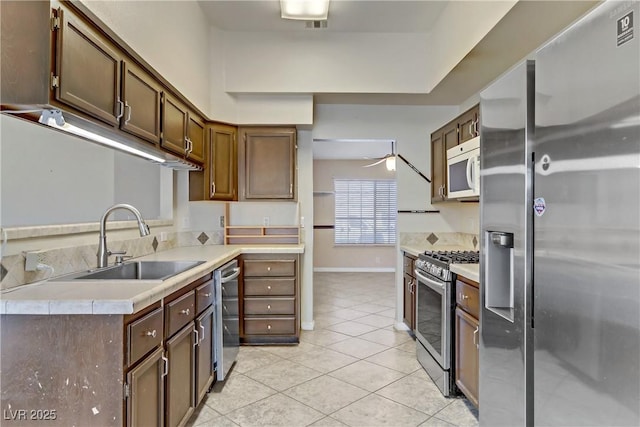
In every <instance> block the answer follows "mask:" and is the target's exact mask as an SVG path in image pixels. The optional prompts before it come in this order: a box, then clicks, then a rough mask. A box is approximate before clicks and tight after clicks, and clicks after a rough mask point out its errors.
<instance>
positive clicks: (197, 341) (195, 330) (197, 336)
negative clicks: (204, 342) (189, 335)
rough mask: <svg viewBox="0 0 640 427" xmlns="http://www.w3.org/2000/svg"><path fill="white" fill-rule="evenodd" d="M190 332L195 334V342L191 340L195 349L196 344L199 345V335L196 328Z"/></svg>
mask: <svg viewBox="0 0 640 427" xmlns="http://www.w3.org/2000/svg"><path fill="white" fill-rule="evenodd" d="M192 332H193V333H194V334H196V339H195V340H193V346H194V347H197V346H198V344H199V343H200V333H199V332H198V330H197V329H196V328H193V329H192Z"/></svg>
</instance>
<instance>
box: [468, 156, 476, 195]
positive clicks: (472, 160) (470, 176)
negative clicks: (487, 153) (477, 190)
mask: <svg viewBox="0 0 640 427" xmlns="http://www.w3.org/2000/svg"><path fill="white" fill-rule="evenodd" d="M474 163H475V158H474V157H470V158H469V159H467V184H468V185H469V188H473V164H474Z"/></svg>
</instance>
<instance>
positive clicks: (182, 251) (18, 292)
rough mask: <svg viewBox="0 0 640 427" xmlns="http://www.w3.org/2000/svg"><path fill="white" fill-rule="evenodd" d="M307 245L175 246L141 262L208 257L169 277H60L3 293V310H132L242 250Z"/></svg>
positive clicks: (0, 306)
mask: <svg viewBox="0 0 640 427" xmlns="http://www.w3.org/2000/svg"><path fill="white" fill-rule="evenodd" d="M303 252H304V245H303V244H298V245H212V246H190V247H182V248H175V249H170V250H167V251H162V252H158V253H155V254H151V255H146V256H143V257H140V258H136V259H135V261H205V262H204V263H203V264H200V265H198V266H196V267H193V268H191V269H189V270H187V271H185V272H183V273H180V274H177V275H175V276H173V277H170V278H169V279H166V280H164V281H157V280H136V281H121V280H99V281H96V280H84V281H83V280H73V281H64V280H60V279H62V278H54V279H53V280H51V281H48V282H44V283H42V284H38V285H33V286H29V285H25V286H21V287H19V288H15V290H12V291H11V292H6V293H3V294H1V295H0V314H43V315H54V314H131V313H135V312H137V311H139V310H142V309H143V308H145V307H147V306H149V305H150V304H153V303H154V302H156V301H159V300H161V299H162V298H163V297H165V296H167V295H169V294H171V293H172V292H174V291H176V290H178V289H180V288H181V287H183V286H185V285H187V284H189V283H191V282H193V281H194V280H197V279H199V278H200V277H202V276H204V275H206V274H208V273H211V272H212V271H213V270H215V269H216V268H218V267H220V266H222V265H223V264H225V263H226V262H228V261H230V260H232V259H234V258H235V257H236V256H238V255H240V254H248V253H260V254H278V253H281V254H282V253H303Z"/></svg>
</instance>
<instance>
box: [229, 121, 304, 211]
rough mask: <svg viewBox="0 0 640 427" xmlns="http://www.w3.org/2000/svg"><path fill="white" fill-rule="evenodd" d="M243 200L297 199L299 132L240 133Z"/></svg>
mask: <svg viewBox="0 0 640 427" xmlns="http://www.w3.org/2000/svg"><path fill="white" fill-rule="evenodd" d="M241 134H242V145H241V146H242V148H243V150H242V152H241V153H240V154H241V155H240V171H239V178H240V179H241V180H242V184H243V185H241V187H242V197H241V198H242V199H247V200H251V199H254V200H255V199H286V200H294V199H295V190H296V188H295V185H296V184H295V172H296V130H295V129H291V128H286V129H278V128H253V129H244V130H241Z"/></svg>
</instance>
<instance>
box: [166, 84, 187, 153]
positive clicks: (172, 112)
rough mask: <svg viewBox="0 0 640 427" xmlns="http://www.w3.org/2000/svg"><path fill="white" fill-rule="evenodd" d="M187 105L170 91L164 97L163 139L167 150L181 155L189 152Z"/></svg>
mask: <svg viewBox="0 0 640 427" xmlns="http://www.w3.org/2000/svg"><path fill="white" fill-rule="evenodd" d="M187 115H188V113H187V107H186V106H185V105H184V104H183V103H182V102H180V101H178V99H177V98H174V97H173V96H172V95H170V94H168V93H166V92H165V93H164V95H163V97H162V140H161V142H160V144H161V145H162V148H164V149H165V150H169V151H172V152H174V153H176V154H179V155H185V153H186V152H187Z"/></svg>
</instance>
